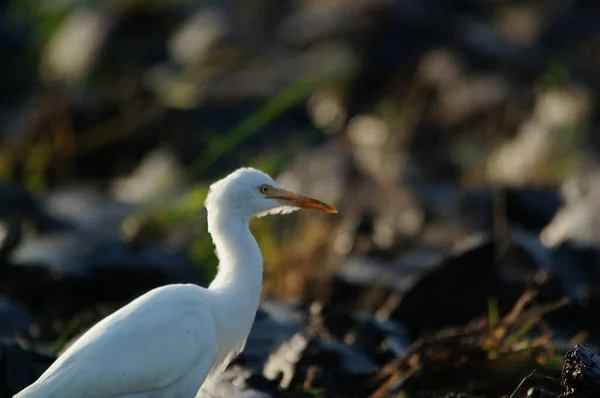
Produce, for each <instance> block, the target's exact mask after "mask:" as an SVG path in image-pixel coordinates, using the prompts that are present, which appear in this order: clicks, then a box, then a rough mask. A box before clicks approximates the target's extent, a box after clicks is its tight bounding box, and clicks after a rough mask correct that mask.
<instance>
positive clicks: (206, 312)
mask: <svg viewBox="0 0 600 398" xmlns="http://www.w3.org/2000/svg"><path fill="white" fill-rule="evenodd" d="M199 293H205V292H204V291H202V290H201V288H199V287H197V286H194V285H171V286H167V287H163V288H158V289H154V290H153V291H151V292H148V293H147V294H145V295H143V296H141V297H140V298H138V299H137V300H135V301H133V302H131V303H130V304H128V305H127V306H125V307H123V308H121V309H120V310H119V311H117V312H115V313H114V314H112V315H111V316H109V317H107V318H105V319H103V320H102V321H100V322H99V323H98V324H96V325H95V326H94V327H93V328H91V329H90V330H89V331H88V332H87V333H85V334H84V335H83V336H82V337H81V338H80V339H79V340H78V341H76V342H75V343H74V344H73V345H72V346H71V347H69V349H68V350H67V351H65V353H63V355H61V356H60V357H59V358H58V359H57V361H56V362H55V363H54V364H53V365H52V366H51V367H50V368H49V369H48V370H47V371H46V372H45V373H44V374H43V375H42V376H41V377H40V379H39V380H38V381H37V382H36V383H35V384H34V385H33V386H31V390H32V391H33V390H39V391H40V392H42V393H43V395H39V396H44V397H59V396H60V397H63V398H70V397H78V398H101V397H113V396H122V395H127V394H136V393H141V392H146V391H152V390H160V389H162V388H165V387H168V386H169V385H171V384H173V383H175V382H177V381H178V380H179V379H181V378H182V377H184V376H186V375H188V373H189V372H190V371H191V370H192V369H193V368H194V367H196V365H197V364H198V363H199V362H200V361H202V362H205V363H206V361H207V360H209V361H210V362H212V359H213V357H214V347H215V327H214V317H213V315H212V310H211V307H210V305H209V302H208V300H207V299H206V297H205V296H204V295H203V294H199ZM204 376H205V375H199V376H198V377H199V378H202V377H204ZM201 382H202V380H199V384H200V383H201ZM25 391H26V390H25ZM29 396H30V395H28V394H23V397H29ZM31 396H36V397H37V396H38V395H36V394H33V395H31ZM16 397H19V395H17V396H16Z"/></svg>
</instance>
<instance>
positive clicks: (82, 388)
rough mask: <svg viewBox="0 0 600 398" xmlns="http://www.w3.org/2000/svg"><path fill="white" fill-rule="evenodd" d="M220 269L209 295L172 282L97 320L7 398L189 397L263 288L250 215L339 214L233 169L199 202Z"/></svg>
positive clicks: (228, 352)
mask: <svg viewBox="0 0 600 398" xmlns="http://www.w3.org/2000/svg"><path fill="white" fill-rule="evenodd" d="M205 206H206V209H207V213H208V231H209V232H210V233H211V235H212V238H213V242H214V245H215V247H216V255H217V257H218V259H219V270H218V273H217V276H216V277H215V279H214V280H213V281H212V283H211V284H210V286H209V287H208V289H205V288H202V287H200V286H196V285H192V284H173V285H167V286H163V287H159V288H156V289H153V290H151V291H149V292H148V293H146V294H144V295H142V296H141V297H139V298H137V299H135V300H133V301H132V302H131V303H129V304H127V305H126V306H124V307H123V308H121V309H119V310H118V311H116V312H115V313H113V314H111V315H109V316H108V317H106V318H104V319H103V320H101V321H100V322H98V323H97V324H96V325H94V326H93V327H92V328H91V329H89V330H88V331H87V332H86V333H85V334H83V335H82V336H81V337H80V338H79V339H78V340H77V341H76V342H75V343H74V344H73V345H72V346H71V347H69V348H68V349H67V350H66V351H65V352H64V353H63V354H62V355H60V356H59V357H58V359H57V360H56V361H55V362H54V363H53V364H52V365H51V366H50V368H48V370H46V372H44V374H42V375H41V376H40V377H39V379H38V380H37V381H36V382H34V383H33V384H32V385H30V386H29V387H27V388H25V389H24V390H23V391H21V392H19V393H18V394H17V395H15V397H18V398H42V397H43V398H59V397H60V398H116V397H119V398H126V397H127V398H150V397H152V398H158V397H160V398H170V397H171V398H175V397H180V398H190V397H195V396H196V394H197V393H198V392H199V390H200V387H201V386H202V384H203V383H204V381H205V379H206V378H207V377H208V376H209V375H211V376H212V375H213V374H216V373H218V372H220V371H222V370H223V369H224V368H225V367H226V366H227V364H228V363H229V362H230V361H231V360H232V359H233V358H234V357H235V356H236V355H237V354H239V352H240V351H241V350H242V349H243V348H244V345H245V343H246V338H247V336H248V334H249V332H250V328H251V327H252V323H253V321H254V317H255V314H256V311H257V309H258V304H259V297H260V292H261V284H262V271H263V260H262V256H261V252H260V249H259V247H258V244H257V242H256V240H255V239H254V237H253V236H252V234H251V233H250V229H249V222H250V219H251V218H252V217H260V216H263V215H267V214H276V213H289V212H291V211H294V210H296V209H298V208H308V209H316V210H320V211H325V212H328V213H336V212H337V211H336V210H335V209H334V208H333V207H331V206H329V205H327V204H325V203H322V202H319V201H317V200H315V199H311V198H308V197H305V196H302V195H299V194H295V193H292V192H289V191H287V190H285V189H283V188H282V187H280V186H279V185H278V184H277V183H275V182H274V181H273V180H272V179H271V178H269V176H267V175H266V174H264V173H262V172H260V171H258V170H254V169H251V168H241V169H238V170H236V171H234V172H233V173H231V174H230V175H228V176H227V177H225V178H224V179H222V180H220V181H218V182H216V183H214V184H213V185H212V186H211V187H210V190H209V194H208V197H207V199H206V202H205Z"/></svg>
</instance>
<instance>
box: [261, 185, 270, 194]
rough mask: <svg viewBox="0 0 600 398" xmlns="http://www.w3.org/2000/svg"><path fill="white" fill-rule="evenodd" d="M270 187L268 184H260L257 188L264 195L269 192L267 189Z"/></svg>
mask: <svg viewBox="0 0 600 398" xmlns="http://www.w3.org/2000/svg"><path fill="white" fill-rule="evenodd" d="M270 189H271V187H269V186H268V185H261V186H260V187H259V188H258V190H259V191H260V193H262V194H263V195H266V194H267V193H269V190H270Z"/></svg>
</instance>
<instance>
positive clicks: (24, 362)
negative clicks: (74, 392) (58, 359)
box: [0, 340, 55, 398]
mask: <svg viewBox="0 0 600 398" xmlns="http://www.w3.org/2000/svg"><path fill="white" fill-rule="evenodd" d="M54 360H55V358H54V357H53V356H50V355H44V354H40V353H37V352H34V351H30V350H26V349H24V348H22V347H21V346H20V345H19V344H17V343H16V342H14V341H10V340H0V397H2V398H5V397H6V398H9V397H12V396H13V395H14V394H16V393H17V392H19V391H21V390H22V389H23V388H25V387H27V386H28V385H30V384H31V383H33V382H34V381H35V380H37V378H38V377H39V376H40V375H41V374H42V373H43V372H44V371H45V370H46V369H47V368H48V367H49V366H50V365H51V364H52V362H54Z"/></svg>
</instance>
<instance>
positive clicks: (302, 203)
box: [270, 189, 337, 213]
mask: <svg viewBox="0 0 600 398" xmlns="http://www.w3.org/2000/svg"><path fill="white" fill-rule="evenodd" d="M270 197H271V198H272V199H278V200H283V201H287V202H291V204H292V205H293V206H297V207H301V208H303V209H313V210H319V211H324V212H326V213H337V210H336V209H334V208H333V207H331V206H329V205H328V204H326V203H323V202H321V201H319V200H316V199H313V198H309V197H308V196H304V195H300V194H297V193H293V192H289V191H286V190H285V189H280V190H278V191H277V192H274V194H273V196H270Z"/></svg>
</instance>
